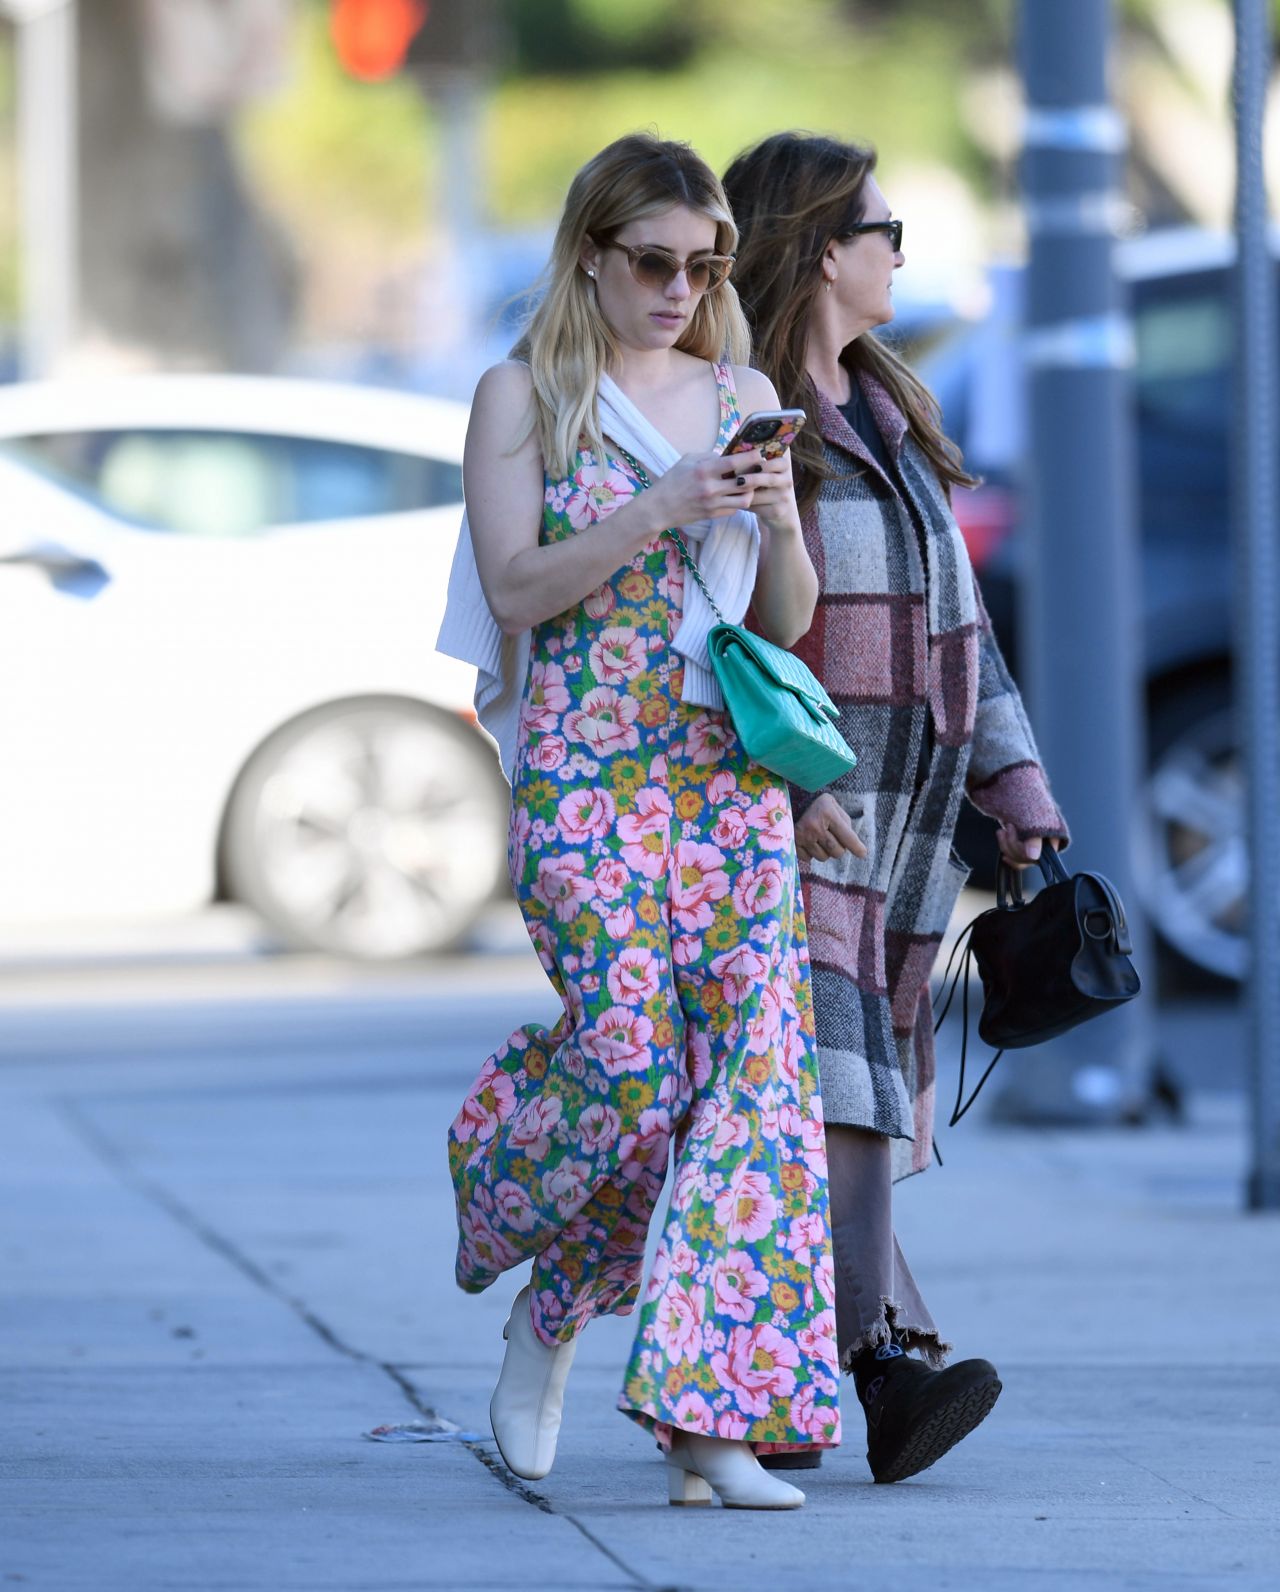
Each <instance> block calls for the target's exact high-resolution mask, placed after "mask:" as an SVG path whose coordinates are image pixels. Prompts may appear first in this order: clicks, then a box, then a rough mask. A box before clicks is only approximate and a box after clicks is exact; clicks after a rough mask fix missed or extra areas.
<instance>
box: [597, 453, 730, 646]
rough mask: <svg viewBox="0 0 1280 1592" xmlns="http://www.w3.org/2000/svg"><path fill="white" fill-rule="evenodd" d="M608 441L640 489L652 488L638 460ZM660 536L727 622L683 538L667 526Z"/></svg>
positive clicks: (721, 619) (709, 602) (713, 607)
mask: <svg viewBox="0 0 1280 1592" xmlns="http://www.w3.org/2000/svg"><path fill="white" fill-rule="evenodd" d="M609 440H610V442H612V443H613V445H614V447H615V448H617V450H618V452H619V453H620V454H621V455H622V457H623V458H624V459H625V460H626V461H627V463H628V464H629V465H630V466H631V468H632V469H633V470H634V471H635V474H636V479H637V480H638V481H639V482H640V485H641V486H642V487H650V486H652V485H653V482H652V481H651V480H650V479H649V472H648V471H647V470H646V469H645V467H644V465H642V464H641V463H640V461H639V459H637V458H636V457H635V455H634V454H631V453H628V452H627V450H626V449H625V448H624V447H623V446H622V444H621V443H620V442H618V441H617V440H616V439H615V438H613V437H610V439H609ZM662 534H663V535H664V536H669V537H670V538H671V539H672V541H673V542H674V543H675V544H676V546H677V547H678V548H679V549H680V557H681V559H682V560H683V561H684V566H685V568H686V569H687V570H688V571H689V573H690V574H691V575H692V576H693V578H694V580H696V581H697V583H698V587H699V589H700V590H701V592H702V595H703V596H704V597H705V598H706V599H707V603H708V604H709V606H710V608H711V612H712V613H713V614H714V615H715V616H716V618H717V619H718V620H719V621H720V623H721V624H722V625H723V624H726V623H727V620H726V619H725V617H724V615H723V614H722V613H721V612H720V606H719V604H718V603H717V602H716V600H715V598H714V597H713V596H712V595H711V591H710V588H709V587H708V585H707V583H706V581H705V580H703V578H702V571H701V570H700V569H699V568H698V566H697V564H695V563H694V561H693V554H692V553H691V552H690V551H689V549H688V547H687V546H686V545H685V540H684V537H683V536H681V534H680V532H679V531H678V530H677V529H676V527H675V526H674V525H668V526H667V528H666V530H665V531H663V533H662Z"/></svg>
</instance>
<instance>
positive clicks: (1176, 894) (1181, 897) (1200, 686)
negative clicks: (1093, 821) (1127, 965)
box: [1143, 676, 1249, 980]
mask: <svg viewBox="0 0 1280 1592" xmlns="http://www.w3.org/2000/svg"><path fill="white" fill-rule="evenodd" d="M1143 808H1144V812H1145V816H1146V825H1147V836H1146V849H1147V858H1146V867H1145V869H1144V878H1145V888H1144V891H1143V895H1144V898H1145V904H1146V907H1147V911H1148V913H1149V914H1150V917H1151V920H1152V923H1153V925H1154V927H1155V928H1156V929H1157V930H1158V931H1159V933H1160V935H1161V936H1162V938H1163V939H1164V940H1165V941H1166V942H1167V943H1168V944H1169V945H1170V946H1172V947H1173V949H1174V950H1175V951H1176V952H1177V953H1178V955H1179V956H1180V957H1182V958H1183V959H1184V960H1185V961H1186V962H1188V963H1190V964H1191V965H1192V967H1194V968H1197V969H1199V970H1200V971H1201V972H1202V973H1209V974H1212V975H1214V976H1216V977H1217V978H1219V979H1227V980H1239V979H1242V978H1243V977H1244V975H1245V965H1246V961H1247V957H1248V938H1247V936H1248V917H1247V897H1248V887H1249V857H1248V850H1247V847H1246V844H1245V832H1244V808H1245V792H1244V776H1243V769H1242V766H1241V762H1240V749H1239V744H1238V740H1237V736H1236V728H1235V722H1234V717H1233V714H1232V709H1231V688H1230V682H1229V680H1228V679H1227V678H1226V677H1225V676H1215V677H1213V678H1211V679H1206V680H1202V681H1200V682H1198V683H1196V684H1195V685H1193V686H1191V687H1190V688H1186V689H1182V690H1179V691H1178V692H1177V693H1176V695H1170V696H1169V697H1168V698H1167V699H1166V700H1165V701H1163V702H1161V703H1158V704H1157V705H1156V707H1155V709H1154V710H1153V713H1152V716H1151V755H1150V760H1149V769H1148V774H1147V780H1146V787H1145V791H1144V803H1143ZM1169 971H1172V972H1173V974H1174V976H1175V977H1176V976H1177V971H1178V970H1177V969H1176V968H1174V969H1170V970H1169Z"/></svg>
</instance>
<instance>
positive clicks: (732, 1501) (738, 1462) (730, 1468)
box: [667, 1432, 804, 1509]
mask: <svg viewBox="0 0 1280 1592" xmlns="http://www.w3.org/2000/svg"><path fill="white" fill-rule="evenodd" d="M667 1480H668V1484H669V1487H670V1499H671V1502H672V1503H673V1504H709V1503H710V1502H711V1494H712V1491H713V1490H714V1491H715V1493H716V1495H717V1496H718V1498H719V1499H720V1502H721V1503H722V1504H723V1505H724V1507H725V1508H726V1509H799V1507H800V1505H801V1504H802V1503H803V1502H804V1494H803V1493H802V1492H801V1491H800V1489H799V1488H798V1487H793V1486H791V1484H790V1483H789V1482H785V1481H781V1480H779V1478H778V1477H777V1476H773V1475H771V1474H770V1473H769V1472H768V1471H767V1470H765V1468H764V1466H763V1465H761V1463H760V1461H759V1460H758V1459H757V1458H756V1456H755V1455H754V1454H753V1453H752V1451H751V1449H750V1447H749V1446H748V1445H747V1444H746V1443H732V1442H728V1441H726V1440H725V1439H723V1438H719V1437H701V1436H699V1435H698V1434H697V1433H695V1432H674V1433H673V1434H672V1439H671V1452H670V1454H669V1455H668V1456H667Z"/></svg>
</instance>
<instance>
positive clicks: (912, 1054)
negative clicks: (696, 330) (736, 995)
mask: <svg viewBox="0 0 1280 1592" xmlns="http://www.w3.org/2000/svg"><path fill="white" fill-rule="evenodd" d="M874 167H875V154H874V152H873V151H872V150H870V149H866V148H862V147H859V146H857V145H853V144H845V143H841V142H839V141H837V140H835V139H830V138H821V137H814V136H811V135H806V134H796V133H781V134H778V135H776V136H774V137H772V138H769V139H766V140H765V141H764V142H763V143H762V144H760V145H758V146H757V147H756V148H754V149H751V150H749V151H747V152H746V153H745V154H743V155H741V156H739V157H738V159H737V160H736V161H735V162H734V163H733V165H732V166H731V167H730V168H729V170H728V172H727V173H726V175H725V189H726V191H727V193H728V196H729V202H730V204H731V206H732V208H733V213H734V219H735V220H736V222H737V224H738V227H739V233H740V238H739V249H738V256H737V263H736V266H735V270H734V281H735V284H736V286H737V289H738V293H739V296H740V298H741V300H742V304H743V307H744V309H745V310H746V312H747V316H748V319H749V321H750V322H751V325H752V332H753V336H754V339H755V348H756V355H755V357H756V362H757V364H759V365H760V366H761V368H762V369H763V370H764V371H765V372H766V373H767V374H768V375H769V376H770V377H771V378H772V379H773V382H774V385H775V386H776V388H777V390H778V392H779V393H780V394H781V401H782V402H783V403H784V404H787V405H794V406H797V407H801V408H803V409H805V410H806V411H807V412H808V415H809V428H808V430H807V431H805V432H802V433H801V436H800V438H799V439H798V440H797V443H796V446H795V449H794V460H795V464H796V467H797V478H798V481H799V483H800V491H799V501H800V507H801V510H802V518H803V527H804V534H805V541H806V545H807V547H808V551H809V556H810V559H811V560H812V562H813V565H814V568H815V569H816V570H817V573H818V579H819V583H820V586H821V595H820V597H819V600H818V607H817V612H816V614H815V617H814V623H813V627H812V629H811V630H810V631H809V633H808V635H807V636H806V637H805V638H804V640H803V641H801V642H800V643H799V644H798V645H797V647H796V649H795V650H796V652H797V653H798V654H799V655H800V656H801V657H802V658H803V659H804V660H805V662H806V663H807V664H808V665H809V666H810V668H812V669H813V670H814V672H815V673H816V674H817V675H818V676H819V678H820V679H821V680H822V681H823V683H824V684H825V685H826V687H827V689H828V691H830V693H831V695H832V696H833V697H834V698H835V700H836V702H837V703H838V704H839V707H840V730H841V733H842V734H843V735H844V736H845V738H846V739H847V740H848V742H849V743H850V745H851V746H852V747H853V748H854V750H855V751H856V752H857V753H858V766H857V768H856V769H854V770H853V771H852V773H850V774H848V775H846V776H845V777H843V778H842V779H840V780H838V781H837V782H836V783H835V784H834V785H833V786H831V787H830V788H828V789H827V790H825V791H822V792H820V793H818V794H817V795H816V796H814V797H808V796H806V795H805V794H804V793H802V792H798V791H793V792H792V797H793V802H794V805H795V810H796V814H797V819H796V843H797V850H798V852H799V855H800V858H801V869H802V882H803V886H804V894H805V904H806V910H807V913H808V923H809V936H810V954H811V959H812V969H813V995H814V1006H815V1015H816V1020H817V1035H818V1056H819V1064H820V1068H821V1076H822V1098H823V1106H824V1112H825V1116H826V1122H827V1154H828V1162H829V1168H830V1197H831V1218H832V1238H833V1243H834V1248H835V1263H836V1285H837V1297H836V1325H837V1341H838V1346H839V1352H840V1363H841V1367H842V1369H844V1370H845V1371H847V1372H851V1373H852V1374H853V1375H854V1377H855V1382H856V1386H857V1389H858V1394H859V1397H860V1399H861V1401H862V1404H863V1407H864V1410H865V1412H866V1417H867V1430H868V1453H867V1457H868V1459H869V1461H870V1463H871V1469H872V1472H873V1474H874V1475H875V1478H876V1480H877V1481H897V1480H899V1479H901V1478H902V1477H905V1476H910V1475H914V1474H915V1473H916V1472H918V1471H921V1470H924V1469H925V1468H926V1467H927V1466H929V1465H931V1464H933V1462H934V1461H935V1460H936V1459H938V1458H940V1457H941V1455H942V1454H944V1453H945V1452H946V1451H947V1450H948V1449H949V1448H950V1447H952V1446H953V1445H954V1444H955V1443H956V1442H958V1441H959V1440H960V1438H962V1437H964V1436H966V1435H967V1434H968V1433H969V1432H970V1431H972V1430H973V1428H974V1427H975V1426H977V1425H978V1423H979V1422H980V1421H981V1420H982V1419H983V1418H984V1417H985V1416H986V1414H987V1413H988V1412H989V1411H990V1409H991V1407H992V1405H993V1404H994V1403H995V1401H996V1398H997V1397H998V1395H999V1392H1000V1381H999V1378H998V1376H997V1373H996V1370H995V1367H994V1366H992V1365H991V1364H990V1362H989V1361H986V1360H966V1361H963V1362H961V1363H959V1364H957V1365H953V1366H950V1367H948V1368H947V1369H945V1370H944V1369H942V1367H943V1366H944V1365H945V1363H946V1354H947V1351H948V1349H949V1345H947V1344H945V1343H943V1342H942V1341H941V1338H940V1336H939V1333H938V1329H937V1328H936V1326H935V1325H934V1322H933V1318H932V1317H931V1315H930V1314H929V1311H928V1309H927V1307H926V1305H925V1303H924V1300H923V1299H922V1298H921V1295H920V1292H919V1290H918V1288H917V1287H916V1284H915V1281H914V1279H913V1278H912V1275H911V1272H910V1270H909V1268H908V1266H907V1264H906V1261H905V1260H904V1258H903V1255H902V1252H901V1250H900V1248H899V1247H898V1244H897V1241H896V1239H895V1238H894V1234H893V1223H892V1213H891V1186H892V1183H893V1181H894V1179H895V1178H897V1177H902V1176H906V1175H907V1174H909V1173H911V1172H918V1171H922V1170H923V1169H924V1168H925V1167H926V1166H927V1165H928V1163H929V1160H930V1157H931V1153H932V1140H933V1107H934V1050H933V1014H932V1010H931V1006H930V999H929V974H930V971H931V969H932V967H933V963H934V961H935V959H936V956H937V951H938V945H939V943H940V941H941V937H942V934H943V931H944V930H945V929H946V926H947V922H948V920H949V918H950V915H951V909H952V907H953V906H954V904H955V900H956V897H957V896H958V894H959V892H960V889H961V887H962V886H963V884H964V882H965V878H966V876H967V872H968V870H967V869H966V867H965V865H964V863H963V862H962V861H961V859H960V858H958V857H957V856H956V853H955V851H954V850H953V849H952V838H953V835H954V833H955V826H956V820H957V818H958V815H959V811H960V804H961V801H962V800H963V799H964V798H965V797H966V796H967V797H968V799H969V800H970V801H972V802H973V803H974V804H975V805H976V806H977V807H978V808H980V809H981V811H982V812H984V813H987V814H988V815H989V816H991V817H992V818H994V819H995V820H996V822H997V824H998V826H999V827H998V831H997V836H998V840H999V844H1000V848H1001V851H1002V853H1003V855H1004V856H1005V857H1006V858H1008V859H1009V861H1011V862H1012V863H1014V864H1015V865H1018V866H1023V865H1025V864H1027V863H1028V862H1032V861H1034V860H1035V858H1036V857H1037V856H1038V855H1039V852H1040V847H1041V845H1042V844H1043V843H1044V840H1045V839H1046V838H1048V839H1049V841H1050V843H1051V844H1056V845H1060V844H1062V843H1063V842H1064V841H1065V840H1066V837H1067V831H1066V825H1065V823H1064V821H1063V818H1062V815H1061V814H1060V813H1059V811H1058V809H1057V806H1056V805H1055V803H1054V801H1053V797H1052V796H1051V794H1050V792H1049V786H1048V781H1047V780H1046V778H1045V774H1044V771H1043V769H1042V768H1041V767H1040V761H1039V755H1038V753H1037V751H1036V746H1035V741H1034V739H1033V737H1032V734H1031V729H1030V726H1029V725H1028V723H1027V718H1026V714H1025V712H1024V710H1023V706H1022V702H1021V699H1020V697H1019V695H1018V691H1017V688H1016V686H1015V685H1014V684H1013V681H1012V680H1011V678H1010V676H1009V673H1008V670H1007V669H1006V667H1005V664H1004V660H1003V659H1002V657H1001V656H1000V651H999V648H998V647H997V645H996V642H995V638H994V636H993V635H992V631H991V624H990V621H989V619H988V618H987V614H986V610H985V609H984V607H983V604H982V598H981V595H980V594H979V592H978V589H977V585H976V583H975V580H974V576H973V570H972V568H971V566H970V563H969V558H968V554H967V552H966V550H965V545H964V541H963V539H962V537H961V534H960V530H959V528H958V526H957V525H956V522H955V519H954V517H953V515H952V513H951V508H950V493H951V489H952V488H953V487H954V486H969V485H973V484H974V480H973V477H971V476H969V475H967V474H966V473H965V470H964V468H963V464H962V461H961V458H960V454H959V451H958V449H956V447H955V446H954V445H953V444H952V443H951V442H949V441H948V440H947V438H946V437H945V436H944V435H943V433H942V430H941V427H940V421H939V413H938V409H937V405H936V403H935V402H934V400H933V399H932V397H931V396H930V394H929V393H928V392H927V391H926V389H925V388H924V387H923V386H922V385H921V384H920V383H919V381H918V380H917V379H916V378H915V377H914V376H913V375H912V374H911V372H910V371H909V370H908V369H907V367H906V366H905V365H903V364H902V362H901V361H900V360H898V359H897V358H895V356H894V355H893V354H892V353H890V352H889V350H888V349H887V348H886V347H885V346H884V345H883V344H882V343H880V342H879V341H878V340H877V339H875V338H874V337H873V336H869V335H867V334H869V333H870V332H871V331H872V330H873V329H874V328H875V327H877V326H880V325H883V324H885V323H886V322H888V321H889V320H891V319H892V317H893V300H892V281H893V275H894V272H895V271H896V270H897V269H898V268H899V267H900V266H902V265H903V263H904V257H903V254H902V248H901V245H902V223H901V222H900V221H897V220H895V219H893V217H892V214H891V211H890V208H889V205H888V203H887V202H886V200H885V198H884V195H883V194H882V193H881V192H880V189H879V187H878V185H877V184H876V181H875V179H874V176H873V171H874ZM912 1350H915V1351H918V1355H919V1357H918V1358H917V1357H915V1356H913V1355H912V1354H911V1352H910V1351H912ZM819 1457H820V1456H819ZM806 1458H807V1456H806ZM778 1462H779V1461H774V1463H778Z"/></svg>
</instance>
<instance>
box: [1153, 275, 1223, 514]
mask: <svg viewBox="0 0 1280 1592" xmlns="http://www.w3.org/2000/svg"><path fill="white" fill-rule="evenodd" d="M1134 334H1135V338H1136V342H1137V369H1136V371H1135V373H1134V375H1135V382H1134V388H1135V397H1136V400H1137V410H1138V412H1137V445H1138V473H1139V490H1140V494H1141V504H1142V514H1141V517H1142V524H1143V529H1144V532H1145V534H1147V535H1148V536H1155V537H1158V538H1161V539H1164V540H1166V541H1168V540H1169V539H1171V538H1176V539H1178V540H1183V541H1187V540H1198V539H1202V538H1204V537H1206V536H1208V537H1210V538H1212V539H1213V540H1215V541H1217V540H1219V539H1221V538H1224V537H1225V536H1226V535H1227V518H1226V516H1227V498H1228V489H1229V483H1228V475H1227V470H1228V465H1227V444H1226V438H1227V424H1228V416H1229V414H1230V408H1231V381H1230V369H1231V307H1230V304H1229V303H1228V299H1227V281H1226V277H1225V275H1223V274H1222V273H1221V272H1218V273H1214V274H1212V275H1206V274H1200V275H1197V276H1194V277H1190V278H1186V277H1184V278H1181V279H1174V280H1171V281H1169V280H1166V281H1159V282H1152V283H1148V284H1143V285H1142V287H1140V289H1139V292H1138V294H1137V295H1136V301H1135V304H1134Z"/></svg>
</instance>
